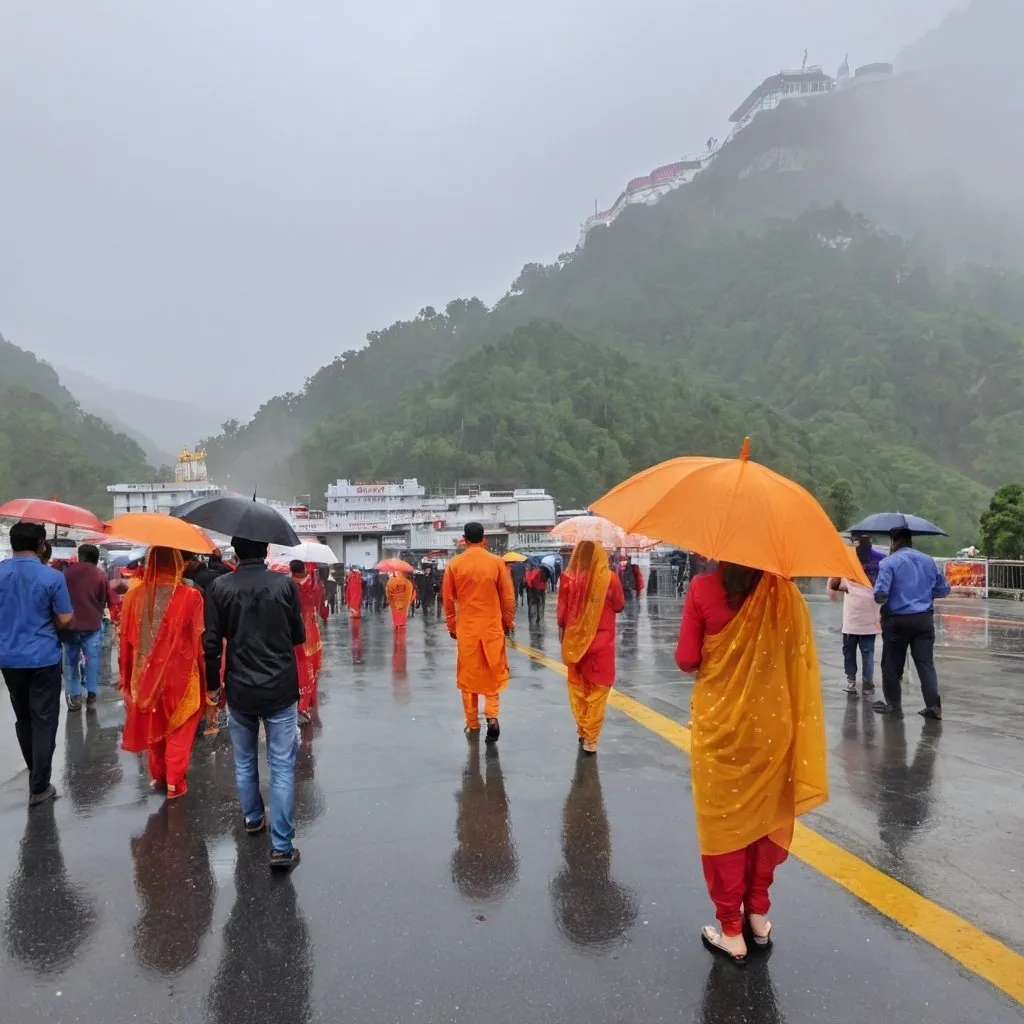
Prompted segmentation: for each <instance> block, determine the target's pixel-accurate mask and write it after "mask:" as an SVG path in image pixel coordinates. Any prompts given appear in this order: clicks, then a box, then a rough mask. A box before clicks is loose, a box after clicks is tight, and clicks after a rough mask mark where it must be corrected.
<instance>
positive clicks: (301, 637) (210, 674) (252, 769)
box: [203, 537, 306, 869]
mask: <svg viewBox="0 0 1024 1024" xmlns="http://www.w3.org/2000/svg"><path fill="white" fill-rule="evenodd" d="M231 543H232V545H233V546H234V549H235V553H236V554H237V555H238V557H239V559H240V562H239V565H238V569H237V570H236V571H235V572H233V573H227V574H226V575H223V576H220V577H218V578H217V579H216V580H214V581H213V582H212V583H211V584H210V585H209V586H208V587H207V590H206V630H205V632H204V633H203V650H204V653H205V655H206V673H207V675H206V679H207V686H208V688H209V689H210V691H211V692H210V694H209V699H210V700H211V702H212V701H214V700H215V699H216V698H217V697H218V696H219V694H218V692H217V691H218V690H219V688H220V670H221V658H222V655H223V654H224V653H225V652H226V656H227V671H226V673H225V676H224V682H225V685H226V687H227V703H228V727H229V729H230V732H231V745H232V746H233V748H234V752H235V780H236V782H237V785H238V796H239V798H240V800H241V803H242V813H243V815H244V816H245V830H246V832H249V833H250V834H253V835H255V834H256V833H258V832H262V831H263V830H264V829H265V828H266V826H267V817H268V815H267V811H266V808H265V807H264V804H263V797H262V796H261V795H260V779H259V768H258V763H257V756H258V752H259V732H260V721H262V722H263V728H264V730H265V731H266V734H267V762H268V764H269V765H270V815H269V817H270V841H271V853H270V866H271V868H282V869H287V868H291V867H294V866H295V865H296V864H298V862H299V851H298V850H297V849H296V848H295V847H294V846H293V845H292V839H293V838H294V836H295V827H294V810H295V758H296V755H297V753H298V749H299V740H298V725H297V720H296V714H297V710H298V701H299V673H298V667H297V665H296V662H295V647H296V646H297V645H298V644H303V643H305V642H306V630H305V627H304V626H303V624H302V609H301V607H300V605H299V591H298V588H297V587H296V586H295V584H294V583H292V581H291V579H290V577H288V576H286V575H284V574H282V573H276V572H271V571H270V570H269V569H268V568H267V566H266V565H265V564H264V559H265V558H266V557H267V545H266V544H263V543H258V542H256V541H251V540H245V539H244V538H242V537H233V538H232V540H231ZM224 641H227V643H226V645H225V643H224Z"/></svg>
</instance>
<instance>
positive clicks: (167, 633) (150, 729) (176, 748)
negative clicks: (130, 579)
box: [119, 547, 206, 800]
mask: <svg viewBox="0 0 1024 1024" xmlns="http://www.w3.org/2000/svg"><path fill="white" fill-rule="evenodd" d="M184 569H185V563H184V560H183V559H182V557H181V555H180V554H179V553H178V552H177V551H174V550H172V549H171V548H160V547H155V548H151V549H150V552H149V555H148V557H147V558H146V567H145V570H144V571H143V574H142V579H141V581H140V583H139V585H138V586H136V587H133V588H132V589H131V590H129V591H128V593H127V594H125V596H124V601H123V603H122V605H121V650H120V659H119V660H120V669H121V688H122V690H123V692H124V703H125V708H126V710H127V716H126V718H125V723H124V734H123V736H122V738H121V745H122V747H123V748H124V749H125V750H128V751H131V752H132V753H135V754H137V753H142V752H143V751H147V752H148V754H149V774H150V779H151V782H150V786H151V788H153V789H158V788H160V787H162V786H166V787H167V798H168V799H169V800H174V799H176V798H177V797H180V796H184V795H185V793H186V792H187V791H188V782H187V780H186V772H187V770H188V763H189V758H190V757H191V754H192V741H193V739H194V738H195V734H196V726H197V725H198V724H199V717H200V713H201V708H202V701H203V695H204V694H205V693H206V678H205V677H206V662H205V660H204V658H203V648H202V636H203V596H202V594H201V593H200V592H199V591H198V590H196V589H194V588H193V587H192V586H191V585H190V584H188V583H185V582H183V580H182V573H183V572H184Z"/></svg>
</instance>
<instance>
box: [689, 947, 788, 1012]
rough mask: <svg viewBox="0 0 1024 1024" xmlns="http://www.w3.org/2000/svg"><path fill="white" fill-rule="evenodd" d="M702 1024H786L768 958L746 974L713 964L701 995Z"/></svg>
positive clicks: (755, 964) (724, 964) (724, 965)
mask: <svg viewBox="0 0 1024 1024" xmlns="http://www.w3.org/2000/svg"><path fill="white" fill-rule="evenodd" d="M697 1020H698V1021H699V1024H733V1022H734V1021H736V1022H740V1021H756V1022H757V1024H785V1020H786V1018H785V1016H784V1015H783V1013H782V1010H781V1008H780V1007H779V997H778V993H777V992H776V991H775V986H774V985H773V984H772V979H771V976H770V975H769V973H768V957H767V956H765V957H762V958H761V959H760V960H758V961H756V962H755V963H752V964H750V966H749V967H748V969H747V970H745V971H736V970H733V969H732V968H731V967H730V966H729V965H728V964H727V963H724V962H723V961H722V960H716V961H715V962H714V963H713V964H712V965H711V970H710V972H709V973H708V979H707V981H706V982H705V983H704V992H703V994H702V995H701V1000H700V1010H699V1016H698V1017H697Z"/></svg>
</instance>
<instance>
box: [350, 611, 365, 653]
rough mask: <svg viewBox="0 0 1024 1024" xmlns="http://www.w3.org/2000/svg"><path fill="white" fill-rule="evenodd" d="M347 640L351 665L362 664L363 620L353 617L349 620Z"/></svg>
mask: <svg viewBox="0 0 1024 1024" xmlns="http://www.w3.org/2000/svg"><path fill="white" fill-rule="evenodd" d="M349 640H350V642H351V645H352V664H353V665H361V664H362V663H363V620H362V619H361V618H359V616H353V617H352V618H351V619H350V620H349Z"/></svg>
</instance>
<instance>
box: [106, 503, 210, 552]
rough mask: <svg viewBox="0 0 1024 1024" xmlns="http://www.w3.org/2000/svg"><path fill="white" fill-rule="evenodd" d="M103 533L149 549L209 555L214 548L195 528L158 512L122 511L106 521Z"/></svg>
mask: <svg viewBox="0 0 1024 1024" xmlns="http://www.w3.org/2000/svg"><path fill="white" fill-rule="evenodd" d="M104 531H105V532H106V533H108V534H110V535H111V536H114V537H122V538H124V539H125V540H130V541H134V542H135V543H136V544H145V545H146V546H147V547H151V548H154V547H162V548H177V549H178V550H179V551H192V552H194V553H195V554H206V555H209V554H212V553H213V550H214V548H215V547H216V545H215V544H214V543H213V541H212V540H210V538H209V537H207V536H206V534H205V533H204V532H203V531H202V530H200V529H199V527H198V526H193V525H192V524H191V523H186V522H185V520H184V519H175V518H174V517H173V516H163V515H160V513H159V512H125V513H124V514H123V515H120V516H114V518H113V519H111V520H109V521H108V522H107V523H106V525H105V526H104Z"/></svg>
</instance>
